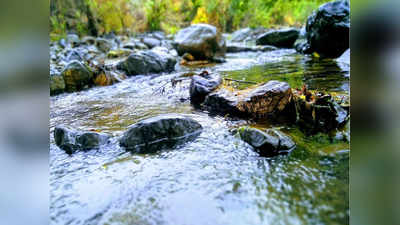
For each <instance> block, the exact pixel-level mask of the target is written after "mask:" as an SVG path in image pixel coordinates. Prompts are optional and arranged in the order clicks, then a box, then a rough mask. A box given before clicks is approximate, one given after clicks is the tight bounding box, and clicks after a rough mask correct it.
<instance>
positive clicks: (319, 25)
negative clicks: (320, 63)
mask: <svg viewBox="0 0 400 225" xmlns="http://www.w3.org/2000/svg"><path fill="white" fill-rule="evenodd" d="M306 31H307V41H308V44H309V45H310V48H311V49H312V51H313V52H317V53H318V54H319V55H320V56H321V57H325V58H337V57H339V56H340V55H342V54H343V52H345V51H346V50H347V49H348V48H349V34H350V8H349V2H348V1H347V0H341V1H333V2H328V3H326V4H323V5H322V6H320V7H319V8H318V10H316V11H314V12H313V14H312V15H311V16H309V17H308V19H307V25H306Z"/></svg>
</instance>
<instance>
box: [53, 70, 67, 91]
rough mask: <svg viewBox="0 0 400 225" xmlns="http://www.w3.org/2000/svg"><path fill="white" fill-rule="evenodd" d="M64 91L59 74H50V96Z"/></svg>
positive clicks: (62, 80)
mask: <svg viewBox="0 0 400 225" xmlns="http://www.w3.org/2000/svg"><path fill="white" fill-rule="evenodd" d="M64 91H65V82H64V77H63V76H62V75H61V74H60V73H50V95H56V94H60V93H63V92H64Z"/></svg>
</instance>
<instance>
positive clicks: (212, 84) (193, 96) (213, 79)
mask: <svg viewBox="0 0 400 225" xmlns="http://www.w3.org/2000/svg"><path fill="white" fill-rule="evenodd" d="M221 83H222V78H221V76H220V75H219V74H215V73H214V74H207V75H203V76H199V75H194V76H193V77H192V81H191V82H190V102H191V103H192V104H194V105H198V104H200V103H202V102H204V99H205V97H206V96H207V95H208V94H209V93H211V92H212V91H214V90H215V89H217V87H218V86H219V85H220V84H221Z"/></svg>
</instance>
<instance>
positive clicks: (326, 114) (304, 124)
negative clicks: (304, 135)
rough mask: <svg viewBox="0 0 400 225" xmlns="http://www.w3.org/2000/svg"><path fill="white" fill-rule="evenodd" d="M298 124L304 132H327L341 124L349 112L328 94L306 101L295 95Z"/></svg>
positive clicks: (345, 120) (346, 119)
mask: <svg viewBox="0 0 400 225" xmlns="http://www.w3.org/2000/svg"><path fill="white" fill-rule="evenodd" d="M294 99H295V105H296V111H297V113H298V121H297V122H298V124H299V126H300V127H301V128H302V129H303V130H304V131H306V132H309V133H317V132H329V131H332V130H334V129H336V128H339V127H341V126H343V125H344V124H345V123H346V122H347V121H348V119H349V113H348V112H347V111H346V110H345V109H344V108H342V107H341V106H340V105H339V104H338V103H337V102H336V101H335V100H334V99H333V98H332V97H331V96H330V95H322V96H320V95H319V96H318V95H317V100H314V101H307V100H306V99H304V98H301V97H298V96H296V97H295V98H294Z"/></svg>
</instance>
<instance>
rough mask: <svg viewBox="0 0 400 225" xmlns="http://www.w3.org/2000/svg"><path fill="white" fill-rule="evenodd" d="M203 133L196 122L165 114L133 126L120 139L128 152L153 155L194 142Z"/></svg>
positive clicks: (183, 117) (176, 115)
mask: <svg viewBox="0 0 400 225" xmlns="http://www.w3.org/2000/svg"><path fill="white" fill-rule="evenodd" d="M201 131H202V126H201V125H200V124H199V123H198V122H197V121H195V120H193V119H191V118H188V117H185V116H181V115H178V114H165V115H160V116H156V117H153V118H149V119H145V120H142V121H140V122H138V123H136V124H133V125H131V126H130V127H129V128H128V130H127V131H126V132H125V133H124V134H123V136H122V138H121V139H120V145H121V146H122V147H125V149H126V150H129V151H135V152H139V153H151V152H155V151H158V150H161V149H163V148H172V147H175V146H177V145H180V144H184V143H186V142H188V141H192V140H194V139H195V138H196V137H197V136H198V135H200V133H201Z"/></svg>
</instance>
